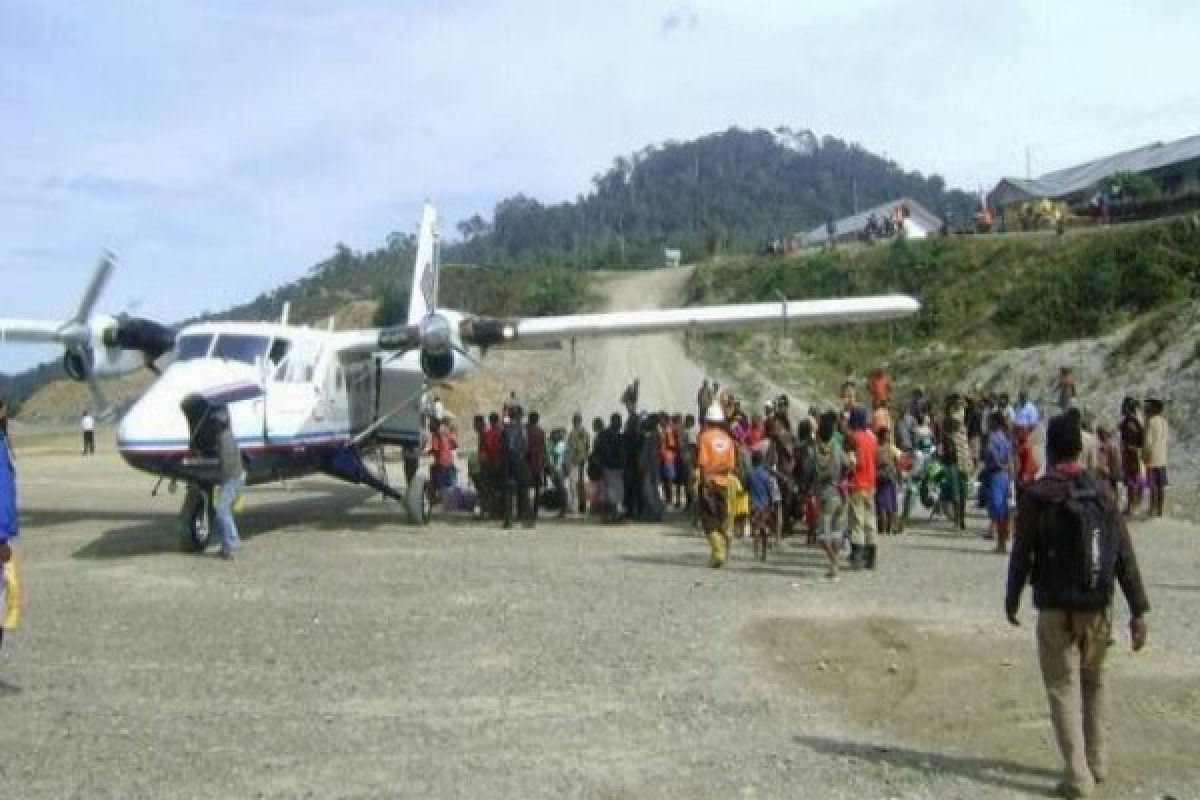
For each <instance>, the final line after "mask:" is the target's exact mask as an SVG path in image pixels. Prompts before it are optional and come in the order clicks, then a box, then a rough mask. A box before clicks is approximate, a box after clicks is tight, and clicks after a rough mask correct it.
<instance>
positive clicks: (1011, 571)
mask: <svg viewBox="0 0 1200 800" xmlns="http://www.w3.org/2000/svg"><path fill="white" fill-rule="evenodd" d="M1082 448H1083V439H1082V436H1081V434H1080V428H1079V420H1078V417H1076V416H1073V415H1069V414H1063V415H1060V416H1057V417H1055V418H1053V419H1052V420H1050V423H1049V425H1048V426H1047V429H1046V458H1047V470H1046V474H1045V475H1044V476H1043V477H1041V478H1039V479H1038V480H1037V481H1035V482H1034V483H1032V484H1030V485H1029V486H1028V487H1027V488H1026V489H1025V490H1024V491H1023V492H1022V493H1021V502H1020V507H1019V509H1018V513H1017V535H1016V538H1015V540H1014V542H1013V550H1012V556H1011V559H1010V561H1009V565H1008V590H1007V594H1006V596H1005V601H1004V609H1005V613H1006V615H1007V616H1008V621H1009V622H1010V623H1012V624H1013V625H1019V624H1020V622H1019V620H1018V618H1017V609H1018V608H1019V606H1020V600H1021V593H1022V591H1023V590H1024V588H1025V584H1026V583H1027V582H1029V581H1030V580H1031V578H1032V583H1033V604H1034V606H1035V607H1036V608H1037V609H1038V620H1037V647H1038V662H1039V664H1040V666H1041V670H1042V681H1043V683H1044V684H1045V687H1046V697H1047V700H1048V701H1049V704H1050V718H1051V721H1052V722H1053V725H1054V733H1055V737H1056V739H1057V740H1058V747H1059V750H1060V751H1061V753H1062V757H1063V761H1064V764H1065V779H1064V780H1063V782H1062V783H1060V784H1059V786H1058V792H1059V794H1060V795H1061V796H1063V797H1086V796H1088V795H1089V794H1090V793H1091V792H1092V790H1093V788H1094V787H1095V784H1096V783H1098V782H1102V781H1104V779H1105V778H1106V777H1107V775H1106V769H1107V754H1106V752H1105V730H1104V726H1105V719H1104V717H1105V713H1106V710H1107V696H1106V695H1107V692H1106V689H1107V687H1106V685H1105V665H1104V662H1105V658H1106V656H1107V654H1108V645H1109V641H1110V639H1111V634H1112V598H1113V585H1114V582H1115V583H1117V584H1119V585H1120V587H1121V592H1122V593H1123V594H1124V595H1125V600H1126V602H1127V603H1128V605H1129V612H1130V615H1131V616H1130V621H1129V632H1130V637H1131V639H1132V642H1133V649H1134V650H1135V651H1137V650H1141V649H1142V647H1143V646H1144V645H1145V644H1146V622H1145V617H1144V615H1145V614H1146V612H1147V611H1149V610H1150V604H1149V601H1147V599H1146V592H1145V589H1144V588H1143V587H1142V577H1141V573H1140V572H1139V571H1138V565H1137V558H1136V556H1135V555H1134V552H1133V543H1132V541H1131V540H1130V537H1129V530H1128V529H1127V528H1126V527H1125V522H1124V519H1123V518H1122V516H1121V514H1120V510H1119V507H1118V504H1117V499H1116V497H1115V496H1114V495H1113V493H1112V490H1111V489H1110V488H1109V487H1108V486H1107V485H1106V484H1105V483H1104V482H1103V481H1101V480H1099V479H1097V478H1096V477H1095V476H1094V475H1092V474H1091V473H1090V472H1088V471H1087V470H1085V469H1083V467H1082V465H1081V464H1079V462H1078V459H1079V455H1080V453H1081V451H1082ZM1081 700H1082V710H1081V708H1080V704H1081Z"/></svg>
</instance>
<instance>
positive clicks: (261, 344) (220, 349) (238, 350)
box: [212, 333, 270, 364]
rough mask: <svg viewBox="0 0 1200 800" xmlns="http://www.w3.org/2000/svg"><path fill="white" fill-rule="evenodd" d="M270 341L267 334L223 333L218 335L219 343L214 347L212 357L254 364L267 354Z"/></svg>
mask: <svg viewBox="0 0 1200 800" xmlns="http://www.w3.org/2000/svg"><path fill="white" fill-rule="evenodd" d="M269 343H270V339H269V338H268V337H266V336H252V335H250V334H244V333H222V334H221V335H220V336H218V337H217V344H216V346H215V347H213V352H212V357H213V358H224V359H227V360H229V361H241V362H243V363H246V364H254V363H257V362H258V360H259V359H261V358H262V357H263V356H265V355H266V354H267V345H268V344H269Z"/></svg>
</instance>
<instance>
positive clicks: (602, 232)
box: [447, 128, 978, 268]
mask: <svg viewBox="0 0 1200 800" xmlns="http://www.w3.org/2000/svg"><path fill="white" fill-rule="evenodd" d="M902 196H906V197H911V198H913V199H915V200H916V201H918V202H919V203H921V204H923V205H925V206H926V207H928V208H929V209H930V210H931V211H933V212H935V213H938V214H940V215H943V216H944V217H946V218H948V219H949V220H950V221H951V223H952V224H960V225H961V224H967V223H968V222H969V219H970V215H971V213H972V212H973V211H974V210H975V208H976V206H977V204H978V200H977V198H976V197H975V196H974V195H970V194H967V193H965V192H961V191H957V190H950V191H948V190H947V189H946V184H945V181H943V180H942V178H941V177H939V176H937V175H929V176H925V175H922V174H921V173H920V172H906V171H905V170H903V169H901V168H900V167H899V166H898V165H897V164H895V163H894V162H892V161H889V160H887V159H885V158H881V157H879V156H876V155H873V154H871V153H869V152H867V151H866V150H864V149H863V148H862V147H860V146H858V145H856V144H849V143H846V142H844V141H842V140H840V139H836V138H834V137H832V136H826V137H824V138H823V139H820V140H818V139H817V137H816V136H814V135H813V134H812V133H811V132H810V131H807V130H800V131H792V130H790V129H788V128H777V129H776V130H775V131H773V132H772V131H766V130H753V131H745V130H740V129H738V128H731V129H729V130H727V131H725V132H723V133H714V134H712V135H709V136H704V137H701V138H699V139H696V140H694V141H690V142H666V143H664V144H662V145H650V146H648V147H645V148H643V149H642V150H640V151H638V152H637V153H634V154H632V155H631V156H619V157H617V158H616V159H615V160H614V162H613V166H612V167H611V168H610V169H609V170H607V171H606V172H604V173H603V174H600V175H597V176H596V177H594V178H593V179H592V189H591V191H589V192H587V193H586V194H580V195H579V196H578V197H577V198H576V200H574V201H573V202H568V203H558V204H554V205H544V204H542V203H541V202H539V201H538V200H536V199H534V198H531V197H527V196H525V195H523V194H518V195H516V196H514V197H509V198H506V199H504V200H502V201H500V203H498V204H497V205H496V208H495V210H494V213H493V215H492V218H491V220H490V221H487V220H484V219H483V218H481V217H480V216H478V215H476V216H474V217H472V218H471V219H468V220H463V221H462V222H460V223H459V224H458V229H459V233H460V234H461V235H462V237H463V240H464V241H463V242H462V243H460V244H457V245H454V246H453V247H451V248H450V249H449V251H448V256H447V257H448V259H452V260H456V261H461V262H470V263H488V264H514V265H527V264H546V263H555V264H564V265H568V266H578V267H610V268H621V267H636V266H642V267H645V266H655V265H658V264H660V263H661V262H662V248H663V247H672V248H680V249H682V250H683V255H684V259H685V260H687V261H690V260H694V259H697V258H700V257H702V256H704V255H706V254H712V253H715V252H725V251H738V250H743V251H744V250H755V249H757V248H758V247H760V246H761V245H762V243H763V242H765V241H767V240H769V239H773V238H776V237H780V236H783V235H785V234H788V233H794V232H796V231H802V230H809V229H811V228H813V227H816V226H817V225H820V224H822V223H824V222H825V221H827V220H829V219H834V218H840V217H842V216H846V215H848V214H851V213H853V212H855V211H856V210H859V209H863V208H870V207H872V206H874V205H879V204H881V203H885V202H887V201H889V200H895V199H896V198H898V197H902Z"/></svg>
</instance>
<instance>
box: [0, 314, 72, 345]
mask: <svg viewBox="0 0 1200 800" xmlns="http://www.w3.org/2000/svg"><path fill="white" fill-rule="evenodd" d="M60 328H62V323H61V322H57V321H55V320H49V319H0V343H3V342H22V343H38V342H57V341H58V336H59V330H60Z"/></svg>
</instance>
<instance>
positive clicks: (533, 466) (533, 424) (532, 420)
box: [525, 411, 546, 528]
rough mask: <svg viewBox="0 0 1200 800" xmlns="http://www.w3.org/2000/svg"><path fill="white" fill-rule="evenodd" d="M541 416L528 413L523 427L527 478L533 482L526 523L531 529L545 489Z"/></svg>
mask: <svg viewBox="0 0 1200 800" xmlns="http://www.w3.org/2000/svg"><path fill="white" fill-rule="evenodd" d="M540 423H541V416H540V415H539V414H538V412H536V411H530V412H529V424H528V425H526V427H525V442H526V447H527V449H526V450H525V462H526V463H527V464H528V465H529V477H530V479H531V480H532V482H533V510H532V511H531V513H530V518H529V520H528V521H527V522H526V527H528V528H532V527H533V526H534V524H535V523H536V522H537V518H538V506H539V505H541V502H542V490H543V489H544V488H546V432H545V431H544V430H542V426H541V424H540Z"/></svg>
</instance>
